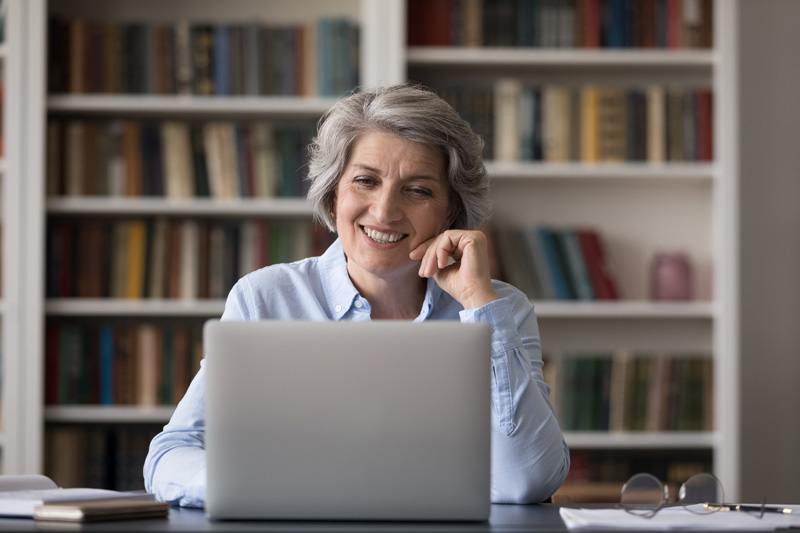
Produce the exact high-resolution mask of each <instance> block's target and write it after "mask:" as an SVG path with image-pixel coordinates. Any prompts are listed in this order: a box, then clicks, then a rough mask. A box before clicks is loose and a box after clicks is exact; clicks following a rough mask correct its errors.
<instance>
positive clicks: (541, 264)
mask: <svg viewBox="0 0 800 533" xmlns="http://www.w3.org/2000/svg"><path fill="white" fill-rule="evenodd" d="M527 237H528V245H529V246H528V248H529V250H530V253H531V256H532V257H533V263H534V265H535V268H536V274H537V275H538V278H539V285H540V287H541V294H539V295H537V297H538V298H542V299H543V300H555V299H556V289H555V285H554V283H553V275H552V274H551V272H550V264H549V262H548V261H547V255H546V253H545V251H544V242H543V240H542V236H541V233H540V232H539V228H538V227H535V226H534V227H531V228H529V229H528V231H527Z"/></svg>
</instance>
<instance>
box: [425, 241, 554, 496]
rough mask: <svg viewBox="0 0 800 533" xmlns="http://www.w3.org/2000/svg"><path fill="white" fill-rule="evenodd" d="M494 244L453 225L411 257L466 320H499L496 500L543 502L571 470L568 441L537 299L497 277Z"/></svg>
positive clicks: (494, 357) (495, 398) (494, 373)
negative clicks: (549, 381) (547, 364)
mask: <svg viewBox="0 0 800 533" xmlns="http://www.w3.org/2000/svg"><path fill="white" fill-rule="evenodd" d="M487 249H488V246H487V242H486V236H485V235H484V234H483V233H481V232H480V231H466V230H448V231H445V232H443V233H442V234H440V235H438V236H436V237H434V238H432V239H429V240H428V241H426V242H425V243H423V244H421V245H420V246H419V247H418V248H417V249H415V250H414V251H412V252H411V255H410V258H411V259H416V260H419V261H420V269H419V275H420V276H423V277H431V276H433V278H434V280H436V283H437V284H438V285H439V286H440V287H441V288H442V289H443V290H444V291H446V292H447V293H448V294H450V296H452V297H453V298H454V299H455V300H456V301H458V302H459V303H460V304H461V305H462V306H463V307H464V310H463V311H462V312H461V320H462V321H463V322H486V323H488V324H489V325H491V326H492V330H493V333H492V404H493V407H494V408H493V410H492V415H493V416H492V501H493V502H495V503H533V502H540V501H543V500H545V499H547V498H548V497H550V496H551V495H552V494H553V493H554V492H555V491H556V490H557V489H558V488H559V487H560V486H561V483H562V482H563V481H564V479H565V478H566V476H567V472H568V471H569V449H568V448H567V445H566V443H565V442H564V438H563V435H562V433H561V428H560V427H559V425H558V420H557V419H556V416H555V412H554V411H553V407H552V405H551V404H550V399H549V393H550V389H549V387H548V386H547V385H546V384H545V382H544V378H543V377H542V347H541V342H540V340H539V326H538V324H537V322H536V315H535V314H534V312H533V305H532V304H531V303H530V301H529V300H528V298H527V297H526V296H525V295H524V294H522V293H521V292H520V291H518V290H516V289H514V288H513V287H511V286H510V285H506V284H504V283H493V282H492V280H491V278H490V275H489V254H488V251H487ZM450 259H452V260H453V261H450Z"/></svg>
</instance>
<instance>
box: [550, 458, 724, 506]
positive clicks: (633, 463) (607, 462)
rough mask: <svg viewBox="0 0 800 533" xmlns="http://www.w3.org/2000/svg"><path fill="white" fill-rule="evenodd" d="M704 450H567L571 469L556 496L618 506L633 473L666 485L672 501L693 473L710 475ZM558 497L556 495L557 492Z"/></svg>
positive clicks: (579, 501) (708, 460) (710, 467)
mask: <svg viewBox="0 0 800 533" xmlns="http://www.w3.org/2000/svg"><path fill="white" fill-rule="evenodd" d="M712 467H713V461H712V457H711V454H710V452H708V451H704V450H679V451H677V452H673V453H669V452H665V451H664V450H637V451H631V450H576V449H571V450H570V469H569V473H568V474H567V479H566V480H565V481H564V484H563V486H562V488H561V489H560V490H559V493H561V494H564V495H568V496H570V498H571V500H572V501H574V503H584V502H592V503H602V502H607V503H619V497H620V490H621V489H622V485H623V484H624V483H625V481H627V480H628V479H629V478H630V477H631V476H633V475H634V474H638V473H640V472H648V473H651V474H653V475H654V476H656V477H657V478H658V479H660V480H663V481H664V482H665V483H666V484H667V485H668V486H669V495H670V501H674V499H675V498H676V496H677V494H678V488H679V487H680V485H681V484H682V483H683V482H684V481H686V480H687V479H689V478H690V477H692V476H693V475H695V474H699V473H701V472H712ZM557 494H558V493H557Z"/></svg>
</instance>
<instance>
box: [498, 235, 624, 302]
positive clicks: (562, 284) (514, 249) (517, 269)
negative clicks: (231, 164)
mask: <svg viewBox="0 0 800 533" xmlns="http://www.w3.org/2000/svg"><path fill="white" fill-rule="evenodd" d="M491 238H492V241H493V248H494V249H496V255H497V257H498V259H499V262H500V264H501V269H502V277H503V279H504V280H505V281H507V282H509V283H511V284H512V285H514V286H515V287H517V288H519V289H520V290H521V291H523V292H524V293H525V294H527V295H528V296H529V297H530V298H532V299H536V300H586V301H594V300H616V299H618V298H619V295H618V291H617V285H616V282H615V280H614V278H613V276H612V275H611V273H610V270H609V268H608V265H607V262H606V252H605V245H604V244H603V240H602V238H601V237H600V234H599V232H598V231H597V230H595V229H592V228H589V227H581V228H575V227H553V226H547V225H543V224H537V225H533V226H528V227H525V228H514V227H512V228H498V229H496V230H494V232H493V233H492V237H491Z"/></svg>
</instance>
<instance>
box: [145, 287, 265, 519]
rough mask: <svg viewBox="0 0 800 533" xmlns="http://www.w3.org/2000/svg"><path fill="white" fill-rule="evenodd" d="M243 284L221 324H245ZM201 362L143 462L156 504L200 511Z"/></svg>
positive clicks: (230, 297) (202, 441)
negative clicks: (243, 322)
mask: <svg viewBox="0 0 800 533" xmlns="http://www.w3.org/2000/svg"><path fill="white" fill-rule="evenodd" d="M245 293H246V290H245V285H244V282H242V281H240V282H239V283H237V284H236V285H235V286H234V287H233V289H232V290H231V292H230V294H229V295H228V300H227V302H226V303H225V312H224V313H223V315H222V320H247V319H248V317H249V316H250V315H249V312H248V306H247V302H246V295H245ZM205 396H206V380H205V360H202V361H200V370H199V371H198V372H197V375H195V377H194V379H193V380H192V383H191V385H189V389H188V390H187V391H186V394H185V395H184V397H183V399H182V400H181V401H180V403H179V404H178V406H177V408H176V409H175V412H174V413H173V415H172V418H171V419H170V421H169V423H168V424H167V425H166V426H164V430H163V431H162V432H161V433H159V434H158V435H156V436H155V437H154V438H153V440H152V442H150V450H149V452H148V453H147V458H146V459H145V462H144V486H145V490H147V492H149V493H151V494H155V495H156V498H157V499H158V500H159V501H164V502H169V503H170V504H173V505H180V506H182V507H203V506H204V504H205V499H206V450H205Z"/></svg>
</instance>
